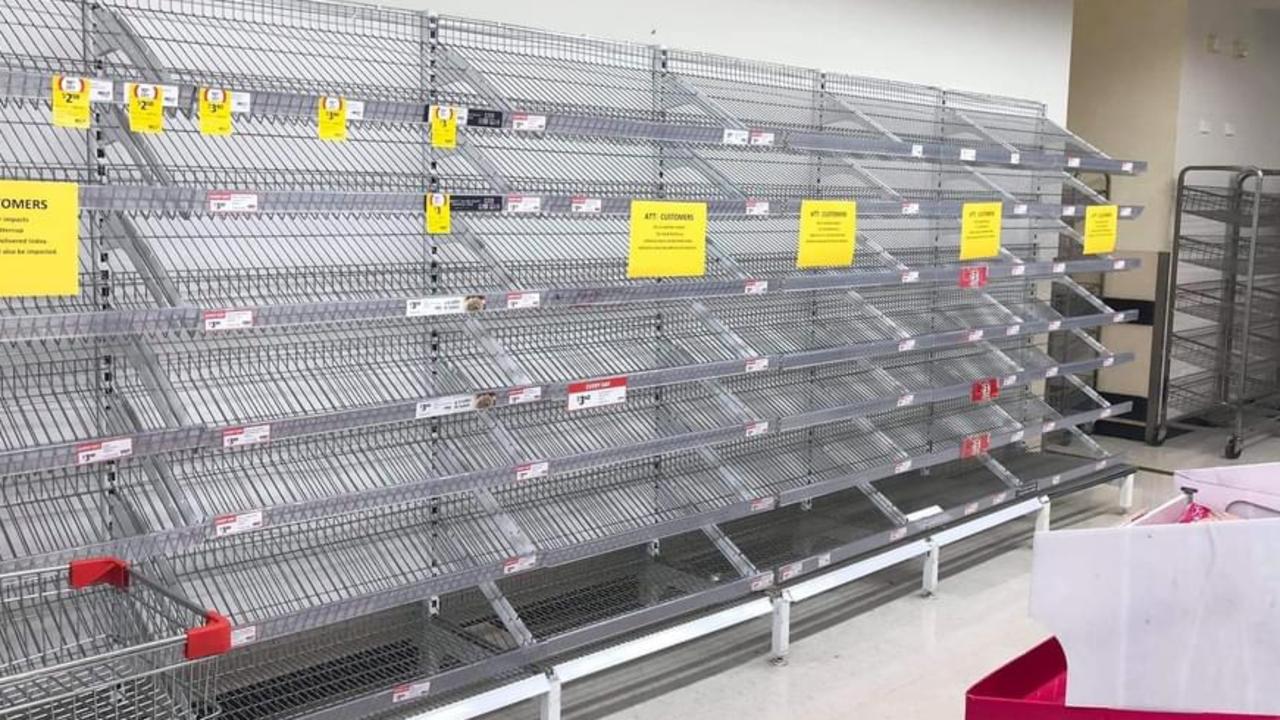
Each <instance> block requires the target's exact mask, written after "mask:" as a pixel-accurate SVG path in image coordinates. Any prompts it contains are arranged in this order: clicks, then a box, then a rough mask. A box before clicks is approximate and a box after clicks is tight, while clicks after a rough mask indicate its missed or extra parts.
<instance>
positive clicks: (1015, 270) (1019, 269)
mask: <svg viewBox="0 0 1280 720" xmlns="http://www.w3.org/2000/svg"><path fill="white" fill-rule="evenodd" d="M1026 274H1027V266H1026V265H1025V264H1023V263H1017V264H1015V265H1014V266H1013V267H1011V268H1009V275H1010V277H1022V276H1023V275H1026Z"/></svg>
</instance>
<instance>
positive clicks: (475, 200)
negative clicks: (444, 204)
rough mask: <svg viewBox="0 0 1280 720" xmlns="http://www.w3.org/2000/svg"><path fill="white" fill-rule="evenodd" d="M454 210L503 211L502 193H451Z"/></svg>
mask: <svg viewBox="0 0 1280 720" xmlns="http://www.w3.org/2000/svg"><path fill="white" fill-rule="evenodd" d="M449 204H450V205H451V206H452V208H451V209H452V210H453V211H454V212H502V196H501V195H450V196H449Z"/></svg>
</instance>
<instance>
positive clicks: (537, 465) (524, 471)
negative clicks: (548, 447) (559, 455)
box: [516, 460, 551, 482]
mask: <svg viewBox="0 0 1280 720" xmlns="http://www.w3.org/2000/svg"><path fill="white" fill-rule="evenodd" d="M550 470H551V463H549V462H547V461H545V460H544V461H542V462H534V463H526V464H524V465H517V466H516V481H517V482H525V481H528V480H537V479H538V478H544V477H546V476H547V473H548V472H550Z"/></svg>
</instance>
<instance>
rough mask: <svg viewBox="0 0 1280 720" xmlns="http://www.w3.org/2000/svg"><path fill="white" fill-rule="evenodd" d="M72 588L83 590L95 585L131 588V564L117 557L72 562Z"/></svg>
mask: <svg viewBox="0 0 1280 720" xmlns="http://www.w3.org/2000/svg"><path fill="white" fill-rule="evenodd" d="M70 581H71V587H73V588H75V589H76V590H81V589H84V588H87V587H92V586H94V585H112V586H115V587H118V588H126V587H129V563H127V562H125V561H123V560H121V559H120V558H115V557H95V558H84V559H83V560H72V561H71V565H70Z"/></svg>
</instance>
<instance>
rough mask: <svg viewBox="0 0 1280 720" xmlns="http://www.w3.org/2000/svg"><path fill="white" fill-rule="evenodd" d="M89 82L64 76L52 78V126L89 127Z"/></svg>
mask: <svg viewBox="0 0 1280 720" xmlns="http://www.w3.org/2000/svg"><path fill="white" fill-rule="evenodd" d="M89 117H90V115H89V81H88V80H85V79H84V78H80V77H67V76H66V75H54V76H53V124H54V125H56V126H58V127H65V128H79V129H81V130H83V129H84V128H87V127H89Z"/></svg>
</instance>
